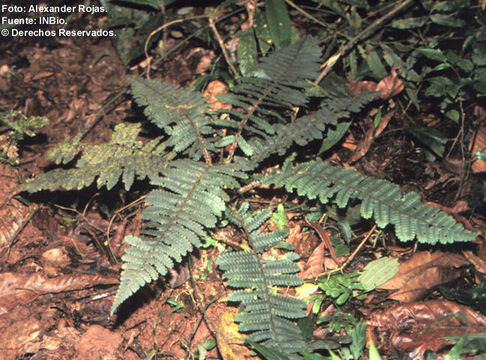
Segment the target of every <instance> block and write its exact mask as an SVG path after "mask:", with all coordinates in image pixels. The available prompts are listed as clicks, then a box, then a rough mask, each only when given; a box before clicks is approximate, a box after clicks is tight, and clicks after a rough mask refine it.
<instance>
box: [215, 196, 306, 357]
mask: <svg viewBox="0 0 486 360" xmlns="http://www.w3.org/2000/svg"><path fill="white" fill-rule="evenodd" d="M247 210H248V205H247V204H244V205H243V206H242V207H241V208H240V210H239V211H238V212H237V213H232V214H231V213H229V214H228V218H229V219H230V220H231V221H232V222H234V223H235V224H236V225H238V226H240V227H242V228H243V229H244V231H245V233H246V236H247V240H248V244H249V245H250V250H248V251H238V252H229V251H227V252H224V253H223V254H221V255H220V257H219V258H218V260H217V261H216V263H217V264H218V266H219V267H220V268H221V269H222V270H223V271H224V272H225V277H226V278H227V279H228V284H229V285H230V286H232V287H234V288H237V289H238V290H235V291H233V292H232V293H230V294H229V296H228V300H229V301H236V302H241V304H242V310H240V312H239V314H238V315H237V316H236V318H235V321H237V322H239V323H240V325H239V329H240V331H242V332H250V334H249V335H248V339H249V340H251V341H255V342H263V341H265V345H266V346H268V347H270V348H272V349H274V350H276V351H279V352H280V353H281V354H284V355H287V356H289V357H290V358H298V355H297V354H299V353H301V352H302V351H304V350H305V342H304V340H303V337H302V334H301V332H300V330H299V328H298V326H297V325H296V324H295V323H294V322H293V321H292V320H293V319H298V318H301V317H304V316H305V314H304V309H305V303H304V302H303V301H301V300H298V299H295V298H291V297H286V296H282V295H279V294H277V289H278V287H279V286H283V287H288V286H299V285H301V284H302V279H301V278H300V277H298V276H297V275H295V274H296V273H297V272H299V267H298V266H297V264H295V263H294V260H296V259H297V258H298V256H297V255H296V254H295V253H293V252H289V253H286V254H284V255H280V256H276V257H269V256H266V255H265V254H264V253H265V251H267V250H268V249H270V248H271V247H273V246H275V245H276V244H278V243H279V242H281V241H282V240H284V239H285V237H286V235H287V232H286V231H284V230H280V231H275V232H270V233H260V232H258V230H257V229H258V228H259V227H260V225H261V224H262V223H263V222H265V221H266V220H268V218H269V217H270V216H271V212H270V210H269V209H265V210H263V211H259V212H257V213H255V214H251V215H250V214H248V213H247Z"/></svg>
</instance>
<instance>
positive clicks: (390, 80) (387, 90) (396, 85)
mask: <svg viewBox="0 0 486 360" xmlns="http://www.w3.org/2000/svg"><path fill="white" fill-rule="evenodd" d="M348 87H349V88H350V90H351V92H352V93H353V95H354V96H357V95H359V94H361V93H362V92H363V91H369V92H379V95H377V98H380V99H383V100H386V99H390V98H392V97H394V96H396V95H398V94H400V93H401V92H402V91H403V89H404V85H403V81H402V80H401V79H400V78H399V77H398V76H397V72H396V71H395V70H392V72H391V75H388V76H386V77H384V78H383V79H382V80H380V82H378V83H376V82H375V81H352V82H350V83H349V84H348Z"/></svg>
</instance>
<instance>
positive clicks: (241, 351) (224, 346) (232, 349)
mask: <svg viewBox="0 0 486 360" xmlns="http://www.w3.org/2000/svg"><path fill="white" fill-rule="evenodd" d="M237 313H238V311H237V310H236V309H229V310H228V311H227V312H225V313H223V314H222V315H221V316H220V317H219V318H218V321H217V322H216V329H215V331H216V339H217V343H218V350H219V352H220V353H221V356H222V358H223V359H225V360H244V359H247V358H249V357H250V356H251V354H250V350H249V349H248V348H247V347H246V346H245V345H244V343H245V341H244V340H243V338H244V336H243V335H241V334H240V333H239V332H238V325H237V324H236V323H235V321H234V319H235V316H236V314H237Z"/></svg>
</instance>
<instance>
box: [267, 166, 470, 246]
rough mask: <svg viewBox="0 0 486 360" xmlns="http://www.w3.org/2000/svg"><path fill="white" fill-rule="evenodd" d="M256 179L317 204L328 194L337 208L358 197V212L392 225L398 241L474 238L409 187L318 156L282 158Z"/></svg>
mask: <svg viewBox="0 0 486 360" xmlns="http://www.w3.org/2000/svg"><path fill="white" fill-rule="evenodd" d="M262 182H263V183H264V184H274V185H277V186H284V187H285V188H286V189H287V191H293V190H294V189H296V190H297V193H298V194H299V195H301V196H306V197H307V198H309V199H316V198H317V199H319V201H320V202H321V203H323V204H326V203H327V202H328V201H329V200H330V199H331V198H333V197H334V201H335V202H336V203H337V205H338V206H339V207H345V206H346V205H347V204H348V202H349V200H350V199H358V200H361V202H362V203H361V216H363V217H364V218H366V219H369V218H371V217H374V219H375V220H376V224H377V225H378V226H379V227H381V228H383V227H385V226H387V225H388V224H393V225H394V226H395V233H396V235H397V237H398V239H400V240H401V241H409V240H412V239H414V238H415V237H416V238H417V240H418V241H419V242H422V243H427V244H436V243H441V244H447V243H453V242H457V241H473V240H474V239H475V237H476V235H475V234H474V233H472V232H470V231H467V230H465V229H464V227H463V226H462V225H461V224H459V223H457V222H456V221H455V220H454V218H453V217H451V216H449V215H447V214H446V213H445V212H443V211H441V210H439V209H437V208H435V207H432V206H430V205H426V204H423V203H422V200H421V199H420V195H419V194H417V193H415V192H409V193H407V194H403V193H402V192H401V191H400V188H399V186H398V185H396V184H393V183H391V182H389V181H386V180H380V179H375V178H372V177H367V176H365V175H362V174H360V173H359V172H357V171H356V170H353V169H344V168H341V167H337V166H332V165H331V164H329V163H326V162H323V161H319V160H316V161H310V162H307V163H302V164H298V165H296V166H292V164H291V162H290V161H289V160H287V161H286V162H285V164H284V166H283V167H282V171H281V172H280V173H278V172H276V171H273V172H272V173H270V174H269V175H268V176H266V177H264V178H263V179H262Z"/></svg>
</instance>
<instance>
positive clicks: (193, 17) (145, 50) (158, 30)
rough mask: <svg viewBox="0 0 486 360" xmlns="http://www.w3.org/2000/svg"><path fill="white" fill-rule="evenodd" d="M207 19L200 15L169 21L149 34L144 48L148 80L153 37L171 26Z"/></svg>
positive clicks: (148, 77)
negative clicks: (150, 44) (150, 43)
mask: <svg viewBox="0 0 486 360" xmlns="http://www.w3.org/2000/svg"><path fill="white" fill-rule="evenodd" d="M205 17H206V15H199V16H191V17H188V18H187V19H175V20H172V21H169V22H168V23H165V24H163V25H161V26H159V27H158V28H157V29H155V30H154V31H152V32H151V33H150V34H149V36H148V37H147V40H145V46H144V48H143V52H144V53H145V59H146V60H147V79H149V80H150V57H149V54H148V45H149V42H150V39H152V37H153V36H154V35H155V34H157V33H158V32H160V31H162V30H164V29H165V28H166V27H169V26H171V25H174V24H178V23H181V22H184V21H187V20H194V19H201V18H205Z"/></svg>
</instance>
